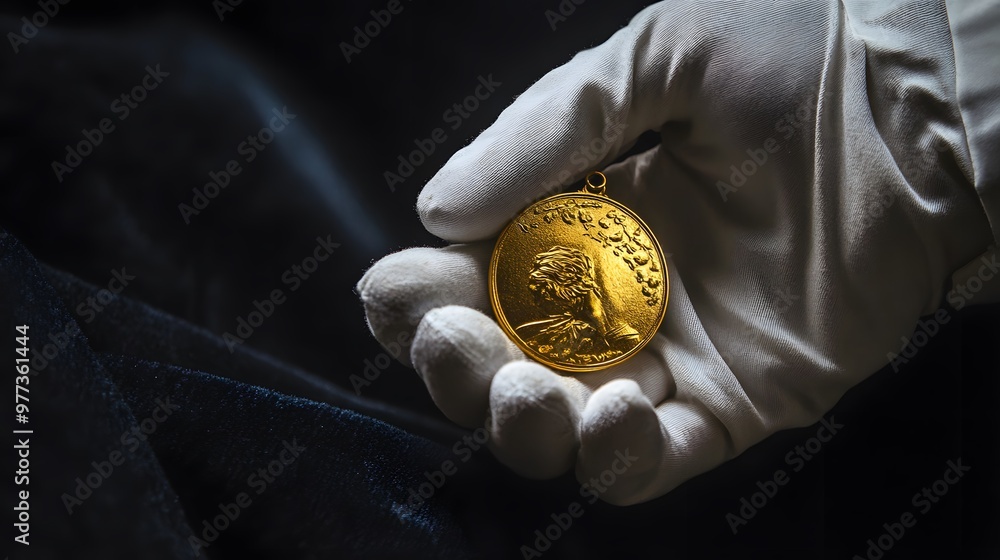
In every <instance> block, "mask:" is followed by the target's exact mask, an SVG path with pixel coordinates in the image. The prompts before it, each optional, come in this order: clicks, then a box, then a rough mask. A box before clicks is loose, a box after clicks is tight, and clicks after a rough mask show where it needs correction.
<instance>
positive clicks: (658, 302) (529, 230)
mask: <svg viewBox="0 0 1000 560" xmlns="http://www.w3.org/2000/svg"><path fill="white" fill-rule="evenodd" d="M606 184H607V179H606V178H605V176H604V174H603V173H600V172H597V171H595V172H593V173H591V174H590V175H588V176H587V180H586V184H585V185H584V187H583V188H582V189H581V190H580V191H577V192H571V193H564V194H557V195H555V196H551V197H549V198H546V199H543V200H541V201H539V202H536V203H534V204H532V205H531V206H529V207H528V208H527V209H526V210H525V211H524V212H522V213H521V214H520V215H519V216H517V217H516V218H514V221H512V222H511V223H510V224H509V225H508V226H507V227H506V228H505V229H504V230H503V233H501V234H500V238H499V239H497V244H496V247H494V249H493V258H492V259H491V260H490V271H489V276H490V301H491V303H492V304H493V312H494V313H495V314H496V317H497V321H498V322H499V323H500V327H501V328H502V329H503V330H504V332H506V333H507V336H509V337H510V338H511V339H512V340H513V341H514V342H515V343H516V344H517V345H518V346H519V347H520V348H521V350H523V351H524V352H525V353H526V354H527V355H528V357H530V358H532V359H534V360H536V361H538V362H541V363H543V364H545V365H547V366H549V367H552V368H555V369H559V370H563V371H570V372H584V371H595V370H599V369H603V368H605V367H608V366H610V365H612V364H618V363H621V362H623V361H625V360H627V359H628V358H630V357H632V356H634V355H635V354H636V353H637V352H638V351H639V350H641V349H642V348H643V346H645V345H646V343H648V342H649V341H650V339H652V338H653V335H654V334H656V330H657V329H658V328H659V327H660V323H661V322H662V321H663V316H664V314H665V313H666V311H667V296H668V294H669V292H670V285H669V280H668V278H667V264H666V261H664V259H663V252H662V251H661V250H660V244H659V243H658V242H657V241H656V238H655V237H654V236H653V232H652V231H650V229H649V227H648V226H646V224H644V223H643V221H642V220H641V219H639V217H638V216H636V215H635V213H634V212H632V211H631V210H629V209H628V208H627V207H625V206H624V205H622V204H620V203H618V202H616V201H614V200H612V199H611V198H608V197H607V196H606V195H605V194H604V193H605V188H606Z"/></svg>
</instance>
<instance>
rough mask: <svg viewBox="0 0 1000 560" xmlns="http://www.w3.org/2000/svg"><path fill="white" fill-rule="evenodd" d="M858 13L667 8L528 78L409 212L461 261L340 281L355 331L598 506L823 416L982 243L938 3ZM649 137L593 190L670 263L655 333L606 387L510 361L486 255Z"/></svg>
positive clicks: (609, 376) (450, 412)
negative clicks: (622, 210)
mask: <svg viewBox="0 0 1000 560" xmlns="http://www.w3.org/2000/svg"><path fill="white" fill-rule="evenodd" d="M858 3H859V4H865V5H863V6H858V7H853V6H850V5H848V6H846V7H845V3H842V2H837V1H824V2H810V3H799V2H789V3H785V2H763V3H762V2H712V3H705V2H683V1H676V0H673V1H669V2H663V3H660V4H656V5H654V6H652V7H650V8H648V9H646V10H644V11H643V12H641V13H640V14H639V15H638V16H636V17H635V19H634V20H633V21H632V22H631V23H630V24H629V25H628V26H627V27H625V28H624V29H622V30H620V31H619V32H617V33H616V34H615V35H614V36H613V37H611V39H609V40H608V41H607V42H606V43H604V44H603V45H601V46H599V47H597V48H594V49H592V50H589V51H586V52H582V53H580V54H579V55H577V56H576V57H574V58H573V59H572V60H571V61H570V62H568V63H567V64H565V65H564V66H562V67H560V68H557V69H555V70H553V71H552V72H550V73H549V74H547V75H546V76H545V77H543V78H542V79H541V80H539V81H538V82H537V83H536V84H535V85H533V86H532V87H531V88H529V89H528V90H527V91H525V92H524V93H523V94H522V95H521V96H520V97H518V98H517V100H516V101H515V102H514V103H513V104H512V105H511V106H510V107H508V108H507V109H506V110H505V111H504V112H503V113H502V114H501V115H500V116H499V118H498V119H497V121H496V123H494V124H493V125H492V126H491V127H490V128H488V129H486V130H485V131H484V132H483V133H482V134H481V135H480V136H479V137H478V138H477V139H476V140H475V141H474V142H472V143H471V144H470V145H469V146H467V147H465V148H463V149H462V150H460V151H458V152H457V153H456V154H455V155H454V156H453V157H452V158H451V160H450V161H449V162H448V163H447V164H446V165H445V166H444V168H443V169H441V171H440V172H439V173H438V174H437V175H436V176H435V177H434V178H433V179H432V180H431V181H430V182H429V183H428V184H427V186H426V187H425V188H424V189H423V191H422V192H421V193H420V195H419V198H418V200H417V209H418V211H419V214H420V218H421V220H422V221H423V223H424V225H425V227H426V228H427V229H428V230H429V231H430V232H431V233H433V234H435V235H438V236H440V237H442V238H444V239H446V240H448V241H451V242H457V243H468V244H465V245H452V246H450V247H446V248H443V249H431V248H415V249H409V250H405V251H402V252H399V253H396V254H393V255H389V256H387V257H385V258H384V259H382V260H381V261H379V262H378V263H376V264H375V265H374V266H373V267H372V268H371V269H370V270H369V271H368V272H367V273H366V274H365V275H364V277H363V278H362V279H361V281H360V282H359V283H358V292H359V294H360V296H361V299H362V300H363V302H364V305H365V310H366V313H367V316H368V322H369V325H370V328H371V330H372V332H373V333H374V334H375V336H376V337H377V338H378V339H379V340H380V341H381V342H382V343H383V345H386V346H390V345H394V344H396V342H397V341H398V340H400V339H404V340H405V339H407V338H408V337H407V336H405V335H403V336H401V333H408V332H413V327H414V325H418V326H417V328H416V331H415V335H414V338H413V341H412V346H411V352H410V356H409V358H410V359H409V360H407V359H406V356H401V361H404V362H411V363H412V365H414V366H415V367H416V369H417V372H418V373H419V374H420V375H421V377H422V378H423V380H424V381H425V383H426V385H427V388H428V390H429V391H430V395H431V397H432V398H433V399H434V402H435V403H436V404H437V405H438V407H439V408H440V409H441V411H442V412H443V413H444V414H445V415H446V416H447V417H448V418H450V419H451V420H453V421H455V422H457V423H458V424H461V425H462V426H466V427H469V428H472V427H477V426H483V425H484V423H485V424H486V425H487V426H488V428H489V430H490V442H489V445H490V448H491V449H492V450H493V452H494V454H495V455H496V456H497V457H498V458H499V460H500V461H502V462H504V463H505V464H507V465H509V466H510V467H511V468H512V469H514V470H515V471H516V472H518V473H521V474H523V475H524V476H528V477H533V478H546V477H554V476H557V475H559V474H561V473H563V472H565V471H566V470H568V469H570V468H572V467H575V469H576V475H577V478H578V479H579V480H580V482H581V483H592V480H597V481H600V475H601V473H603V472H605V471H606V470H609V469H614V472H615V477H614V483H613V484H611V485H606V484H598V486H599V487H600V489H598V490H597V493H599V494H600V496H601V498H602V499H604V500H606V501H608V502H610V503H614V504H634V503H638V502H642V501H645V500H649V499H652V498H655V497H657V496H660V495H663V494H664V493H666V492H668V491H670V490H671V489H672V488H674V487H676V486H677V485H678V484H680V483H681V482H683V481H684V480H686V479H688V478H691V477H692V476H695V475H697V474H699V473H702V472H705V471H707V470H709V469H711V468H713V467H715V466H717V465H719V464H720V463H722V462H723V461H726V460H728V459H730V458H732V457H734V456H736V455H737V454H739V453H741V452H742V451H743V450H745V449H747V448H748V447H749V446H751V445H753V444H754V443H756V442H759V441H760V440H762V439H763V438H765V437H767V436H768V435H770V434H772V433H774V432H775V431H777V430H781V429H785V428H791V427H795V426H803V425H807V424H810V423H812V422H815V421H817V420H818V419H820V417H821V415H822V414H823V413H824V412H826V411H827V410H829V409H830V408H831V407H832V406H833V405H834V404H835V403H836V402H837V400H838V399H839V398H840V397H841V395H843V394H844V392H845V391H847V389H849V388H850V387H851V386H853V385H854V384H856V383H858V382H859V381H860V380H862V379H864V378H865V377H866V376H868V375H870V374H871V373H873V372H875V371H876V370H878V369H879V368H880V367H882V366H883V365H885V364H886V363H887V362H888V355H889V354H890V353H898V352H899V351H900V346H901V341H900V337H901V336H907V335H909V334H911V333H912V332H913V329H914V326H915V325H916V324H917V320H918V318H919V317H921V316H922V315H926V314H931V313H933V312H935V311H936V310H937V309H938V308H939V306H940V305H941V303H942V301H943V296H944V294H945V290H946V289H947V279H948V277H949V275H950V274H951V273H952V271H953V270H955V269H956V268H958V267H959V266H961V265H962V264H964V263H966V262H967V261H970V260H971V259H973V258H974V257H975V256H976V255H978V254H980V253H982V252H983V251H984V250H985V249H986V247H987V245H988V244H989V243H990V241H991V239H992V237H993V234H992V232H991V230H990V227H989V223H988V221H987V218H986V215H985V213H984V211H983V207H982V202H981V201H980V199H979V197H978V196H977V194H976V190H975V188H974V186H973V183H972V181H973V179H972V178H973V173H972V169H973V162H972V159H971V157H970V154H969V149H968V147H967V141H966V131H965V128H964V127H963V122H962V118H961V115H960V113H959V108H958V103H957V101H956V93H955V76H954V60H953V55H952V50H951V47H952V43H951V41H952V39H951V34H950V31H949V26H948V18H947V15H946V13H945V10H944V5H943V3H942V2H921V3H916V4H915V5H911V4H908V3H906V2H897V3H895V4H894V5H892V6H891V7H884V6H881V5H880V4H879V3H861V2H858ZM847 4H851V3H847ZM883 10H884V11H883ZM647 130H656V131H659V133H660V137H661V143H660V144H659V145H658V146H656V147H655V148H653V149H651V150H649V151H646V152H644V153H641V154H638V155H635V156H633V157H630V158H628V159H627V160H625V161H623V162H621V163H618V164H615V165H611V166H610V167H608V168H607V169H606V170H605V171H604V172H605V174H606V175H607V177H608V183H607V184H608V195H609V196H611V197H612V198H615V199H617V200H619V201H622V202H624V203H625V204H626V205H627V206H629V207H631V208H632V209H633V210H635V211H636V212H637V213H638V214H639V215H640V216H641V217H642V218H643V219H644V220H645V221H646V222H647V223H648V224H649V225H650V227H651V228H652V229H653V231H654V232H655V234H656V236H657V237H658V238H659V240H660V242H661V244H662V245H663V248H664V252H665V253H667V254H668V255H672V257H669V258H668V261H669V267H670V268H669V272H670V286H671V290H670V297H669V305H668V308H667V314H666V318H665V320H664V322H663V326H662V327H661V328H660V332H659V333H658V334H657V335H656V337H655V338H654V339H653V340H652V342H651V343H650V344H649V345H648V346H647V347H646V348H645V349H644V350H643V351H642V352H640V353H639V354H637V355H636V356H635V357H634V358H633V359H631V360H630V361H628V362H626V363H623V364H621V365H618V366H614V367H611V368H608V369H606V370H603V371H600V372H595V373H582V374H577V375H558V374H556V373H553V372H552V371H550V370H548V369H547V368H545V367H543V366H541V365H539V364H537V363H534V362H529V361H525V360H524V356H523V355H522V354H521V352H520V351H518V350H517V349H516V347H515V346H514V345H513V344H512V343H511V342H510V341H509V340H508V339H507V337H506V336H505V335H504V333H503V332H502V331H501V330H500V329H499V327H498V326H497V325H496V323H495V322H494V320H493V319H492V312H491V311H490V304H489V298H488V296H487V281H486V272H487V266H488V261H489V255H490V251H491V250H492V245H493V240H494V239H495V237H496V235H497V234H498V233H499V232H500V230H501V229H502V228H503V227H504V226H505V225H506V224H507V223H508V222H509V221H510V220H511V218H513V217H514V216H515V215H516V214H517V213H519V212H520V211H521V210H522V209H523V208H524V207H525V206H527V205H528V204H529V203H530V202H531V201H533V200H535V199H537V198H539V197H541V196H543V195H548V194H554V190H558V189H560V188H562V187H561V186H562V185H568V184H569V183H571V182H574V181H578V180H580V179H581V178H582V177H583V176H584V175H585V174H586V173H587V172H588V171H590V170H592V169H600V168H602V167H603V166H606V165H608V164H609V162H611V161H614V160H615V158H616V156H618V155H619V154H621V153H622V152H624V151H625V150H627V149H628V148H629V147H630V146H631V145H632V144H633V143H634V142H635V140H636V138H637V137H638V136H639V135H640V134H641V133H643V132H644V131H647ZM480 241H482V242H481V243H478V242H480ZM501 421H502V422H501ZM595 477H596V478H595ZM593 487H594V486H593V484H591V488H593Z"/></svg>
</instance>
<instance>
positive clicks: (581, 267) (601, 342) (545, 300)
mask: <svg viewBox="0 0 1000 560" xmlns="http://www.w3.org/2000/svg"><path fill="white" fill-rule="evenodd" d="M528 289H529V290H530V292H531V293H532V295H533V297H534V298H535V303H536V304H537V305H538V306H539V308H540V309H541V310H542V311H543V312H544V313H546V314H547V316H546V317H545V318H543V319H539V320H536V321H530V322H527V323H524V324H522V325H521V326H519V327H517V328H516V329H515V331H517V333H518V335H519V336H520V337H521V339H522V340H524V341H525V342H526V343H527V344H528V346H530V347H531V348H532V349H534V350H536V351H537V352H539V353H540V354H542V355H545V356H547V357H549V358H554V359H559V360H563V361H570V362H575V363H590V362H593V361H600V360H606V359H608V358H612V357H614V356H617V355H620V354H622V353H623V352H624V351H626V350H627V349H628V348H630V347H631V346H632V345H634V344H635V343H636V342H637V341H638V339H639V333H638V332H637V331H636V330H635V329H633V328H632V327H631V326H629V325H628V324H626V323H624V322H622V321H619V320H616V319H615V318H610V317H608V315H607V313H606V312H605V305H604V304H603V301H602V300H603V299H604V294H603V293H602V290H601V286H600V281H599V275H598V274H597V271H596V270H595V268H594V262H593V260H592V259H591V258H590V257H589V256H587V255H586V254H585V253H584V252H583V251H580V250H578V249H572V248H568V247H563V246H560V245H556V246H554V247H552V248H550V249H549V250H547V251H544V252H541V253H538V254H537V255H535V260H534V264H533V266H532V269H531V272H530V273H529V274H528Z"/></svg>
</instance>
